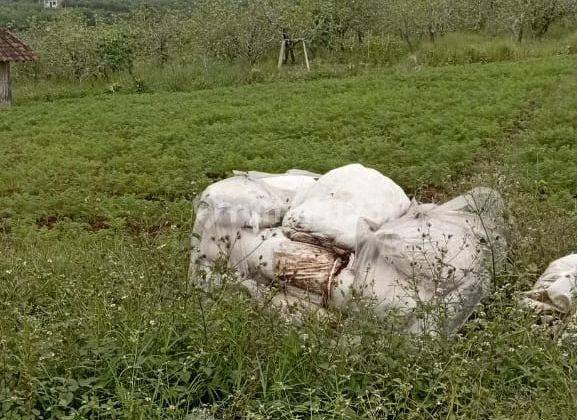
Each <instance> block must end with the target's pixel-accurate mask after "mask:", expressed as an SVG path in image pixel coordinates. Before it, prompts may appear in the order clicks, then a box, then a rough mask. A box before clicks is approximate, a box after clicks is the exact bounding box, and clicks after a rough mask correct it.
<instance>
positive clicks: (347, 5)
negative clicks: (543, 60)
mask: <svg viewBox="0 0 577 420" xmlns="http://www.w3.org/2000/svg"><path fill="white" fill-rule="evenodd" d="M66 4H67V6H68V7H67V8H65V9H63V10H56V11H50V12H46V11H44V12H42V13H40V11H39V10H36V11H35V12H32V11H29V14H31V15H34V18H32V19H29V20H28V23H27V25H26V26H27V28H26V30H25V31H23V35H24V36H25V37H26V38H28V39H29V41H30V42H31V44H32V45H33V47H34V48H35V49H37V50H38V51H39V53H40V55H41V57H42V60H41V62H40V64H39V65H38V66H36V67H34V69H35V71H36V75H37V76H38V75H41V76H48V77H63V78H69V79H73V80H83V79H87V78H102V79H107V78H109V77H110V76H111V75H112V74H114V73H116V72H119V71H128V72H129V73H130V74H132V69H133V65H134V64H135V63H148V64H154V65H160V66H163V65H166V64H175V63H176V64H183V63H202V64H201V65H203V66H205V67H207V63H209V62H215V61H220V62H223V63H231V62H235V63H244V64H246V65H248V66H250V67H254V66H256V65H259V64H262V63H263V62H266V61H273V60H275V56H276V54H277V53H278V48H279V45H280V41H281V39H282V34H283V32H286V33H288V34H289V35H290V36H291V37H294V38H305V39H306V40H307V42H308V46H309V48H310V50H311V51H310V52H311V55H312V56H313V58H319V57H322V58H324V59H326V60H328V61H330V62H337V63H339V62H340V63H349V64H352V63H358V64H365V63H372V64H392V63H398V62H400V61H402V58H403V57H407V56H408V55H409V54H413V55H414V54H416V53H417V52H418V50H419V49H420V48H421V47H422V46H423V45H428V44H435V43H437V42H439V40H440V39H441V38H443V37H446V36H447V35H450V34H452V33H476V34H479V35H483V36H489V37H493V36H499V37H501V38H502V37H509V38H510V39H511V41H512V42H517V43H518V44H520V43H522V42H523V41H525V40H527V39H540V38H542V37H544V36H546V35H547V34H548V33H550V32H551V28H552V27H564V28H569V29H572V28H574V27H575V26H576V25H577V0H503V1H498V2H497V1H486V0H472V1H465V0H414V1H409V0H391V1H389V2H381V1H378V0H365V1H357V2H352V1H345V0H302V1H300V2H294V1H292V0H272V1H271V0H243V1H230V0H197V1H195V2H193V3H187V2H178V1H173V2H168V1H165V2H159V3H150V4H143V3H141V2H139V1H137V0H133V1H130V2H127V3H122V4H121V3H120V2H118V1H114V0H106V1H105V0H102V1H100V2H97V3H88V2H85V1H83V0H75V1H72V0H70V1H69V2H67V3H66ZM89 5H91V7H90V8H88V6H89ZM168 5H170V6H168ZM0 7H1V6H0ZM22 10H25V9H22ZM26 10H28V9H26ZM30 10H32V9H30ZM20 20H22V19H20ZM425 48H426V49H430V48H429V47H425ZM507 48H509V47H507ZM569 51H571V50H570V49H567V52H569ZM502 52H503V54H500V53H499V54H497V55H496V56H494V57H489V58H484V57H483V54H484V52H482V51H481V52H479V51H477V50H475V48H474V47H473V49H472V50H471V51H469V53H464V52H459V53H458V54H457V56H461V57H464V61H463V62H479V61H481V62H483V61H495V60H496V59H498V57H503V56H506V55H507V54H506V51H505V50H503V51H502ZM434 53H435V54H436V53H438V52H434ZM477 53H479V54H477ZM427 54H429V52H427V51H425V55H427ZM467 54H469V56H470V57H468V56H467ZM457 56H455V57H457ZM457 58H458V57H457ZM447 60H448V61H449V62H450V61H453V58H451V57H448V59H447ZM424 61H425V62H427V61H428V62H434V61H436V59H430V58H426V59H425V60H424ZM441 61H443V60H441Z"/></svg>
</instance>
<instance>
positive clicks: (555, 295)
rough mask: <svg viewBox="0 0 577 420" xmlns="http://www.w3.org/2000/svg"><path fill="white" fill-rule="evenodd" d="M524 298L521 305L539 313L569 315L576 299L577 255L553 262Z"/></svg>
mask: <svg viewBox="0 0 577 420" xmlns="http://www.w3.org/2000/svg"><path fill="white" fill-rule="evenodd" d="M525 296H526V297H525V298H524V299H523V303H524V304H525V305H527V306H529V307H531V308H534V309H535V310H537V311H538V312H540V313H558V314H567V313H569V312H570V311H571V309H572V308H573V305H574V302H575V299H576V298H577V254H572V255H568V256H566V257H563V258H560V259H558V260H556V261H553V262H552V263H551V264H550V265H549V267H547V270H545V272H544V273H543V275H542V276H541V277H539V279H538V280H537V282H536V283H535V286H534V287H533V289H532V290H531V291H529V292H526V293H525Z"/></svg>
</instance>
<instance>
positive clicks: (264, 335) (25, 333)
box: [0, 57, 577, 418]
mask: <svg viewBox="0 0 577 420" xmlns="http://www.w3.org/2000/svg"><path fill="white" fill-rule="evenodd" d="M576 65H577V60H575V59H574V58H571V57H552V58H551V57H550V58H547V59H536V60H531V61H526V62H523V63H499V64H485V65H466V66H453V67H442V68H429V69H423V70H421V71H412V72H401V71H392V70H390V69H389V70H387V73H386V74H384V73H383V74H378V73H371V74H368V75H363V76H357V77H350V78H344V79H331V80H312V81H302V82H293V83H290V82H278V83H267V84H257V85H252V86H245V87H241V88H219V89H214V90H205V91H199V92H194V93H172V94H166V93H165V94H159V93H157V94H141V95H101V96H89V97H84V98H76V99H63V100H56V101H53V102H30V103H25V104H23V105H22V106H19V107H15V108H13V109H10V110H4V111H2V113H0V167H2V169H3V170H2V171H1V173H0V255H1V257H0V284H1V285H2V287H0V375H1V376H0V413H2V416H3V417H8V418H20V417H21V416H26V415H28V416H29V417H30V418H34V417H36V416H39V415H42V416H44V417H51V416H52V417H54V418H61V417H63V416H70V417H69V418H75V416H76V418H85V417H90V416H92V417H94V418H97V417H98V418H120V417H123V418H124V417H128V418H155V417H162V418H166V417H168V418H170V417H174V418H183V417H185V416H186V415H187V414H190V413H191V412H192V410H193V409H194V408H196V407H199V406H204V407H205V408H207V410H211V411H214V412H215V413H217V414H218V415H219V416H224V417H227V418H233V417H235V416H244V417H250V418H271V417H272V418H279V417H286V418H294V417H316V418H321V417H336V418H356V417H367V418H383V417H390V418H393V417H402V418H430V417H435V418H436V417H444V418H456V417H463V418H487V417H503V418H505V417H506V418H543V417H549V418H553V417H558V416H561V417H570V416H572V415H573V413H574V412H575V410H576V409H577V400H576V399H575V395H577V394H576V391H577V389H576V387H575V380H577V371H576V370H575V367H574V366H575V363H576V362H577V352H576V351H575V346H574V344H573V343H566V342H564V341H563V340H561V341H560V340H558V339H557V337H553V338H552V337H551V336H550V334H549V333H547V332H546V331H543V330H542V329H540V328H534V327H532V326H531V325H532V324H533V320H532V319H531V318H530V316H528V315H527V314H524V313H523V312H520V311H519V310H517V309H516V307H515V305H514V303H513V297H514V294H515V293H516V292H517V291H519V290H522V289H524V288H526V287H527V286H528V285H530V284H531V283H532V282H533V281H534V280H535V278H536V276H537V275H538V273H539V271H540V270H541V269H542V268H543V267H544V266H545V265H546V264H547V263H548V261H549V260H550V259H551V258H555V257H559V256H561V255H564V254H565V253H567V252H569V251H571V250H575V249H576V248H577V229H576V226H575V224H576V222H575V220H577V217H576V211H575V210H576V203H577V172H576V168H577V165H575V163H574V162H575V157H577V148H576V146H575V144H576V143H575V140H576V132H575V131H576V129H577V111H575V110H576V109H577V97H576V96H575V95H574V92H575V88H576V87H577V73H576V72H575V68H576ZM349 162H361V163H363V164H366V165H369V166H372V167H375V168H376V169H379V170H380V171H382V172H383V173H385V174H386V175H388V176H390V177H392V178H393V179H395V180H397V181H398V182H399V183H400V184H401V185H402V186H403V187H404V188H405V189H406V190H407V191H409V192H410V193H411V194H413V195H414V196H416V197H418V198H420V199H424V200H431V199H436V200H439V199H443V198H445V197H447V196H449V195H452V194H456V193H458V192H461V191H463V190H465V189H466V188H468V187H470V186H471V185H474V184H475V185H476V184H480V183H483V184H489V185H493V186H496V187H498V188H499V189H500V190H501V191H503V193H504V194H505V195H506V197H507V199H508V202H509V203H510V206H511V211H512V213H513V216H514V220H515V223H514V232H513V233H514V235H513V237H514V241H513V244H512V250H511V264H510V267H509V270H508V274H507V275H505V276H503V277H502V278H499V279H498V281H497V284H496V285H495V290H494V293H493V294H492V298H491V299H490V300H488V301H487V302H486V303H485V307H484V308H483V310H482V311H480V312H479V313H478V314H477V317H476V319H475V320H474V321H473V322H471V323H469V324H468V326H467V327H466V328H465V330H464V331H462V333H461V334H459V335H458V336H456V337H452V338H422V339H418V340H417V339H410V338H407V337H399V336H396V335H394V334H392V333H390V332H388V327H387V325H385V324H384V323H381V322H378V321H376V320H373V319H371V318H370V316H368V315H367V317H359V318H354V319H350V318H344V317H340V316H338V315H335V316H334V317H333V318H332V319H330V320H326V321H323V322H322V323H320V324H319V322H312V320H311V321H310V322H305V325H303V326H301V327H295V326H292V325H287V324H286V323H284V322H283V321H282V320H281V319H279V318H277V317H275V316H273V315H271V314H268V313H267V312H265V311H263V310H262V308H259V307H258V306H255V305H254V304H252V303H251V302H249V301H248V300H247V299H246V298H245V297H243V296H239V295H238V294H236V293H233V292H231V293H228V292H224V293H222V294H219V295H218V296H203V295H201V294H200V293H199V292H198V291H196V290H195V289H193V288H191V287H190V285H188V284H187V282H186V270H187V265H188V261H187V257H188V255H187V253H188V235H189V232H190V230H191V201H192V199H193V198H194V196H195V194H196V193H197V192H199V191H200V190H201V189H202V188H203V187H204V186H206V185H207V184H208V183H210V182H212V181H214V180H216V179H220V178H222V177H224V176H226V175H227V174H228V172H229V171H230V170H231V169H255V170H264V171H281V170H286V169H288V168H293V167H298V168H303V169H309V170H314V171H326V170H328V169H331V168H333V167H335V166H338V165H342V164H345V163H349Z"/></svg>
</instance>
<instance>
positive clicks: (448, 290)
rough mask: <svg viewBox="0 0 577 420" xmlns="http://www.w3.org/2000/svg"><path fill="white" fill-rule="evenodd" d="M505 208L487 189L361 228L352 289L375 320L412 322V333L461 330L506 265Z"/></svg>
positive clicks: (421, 207)
mask: <svg viewBox="0 0 577 420" xmlns="http://www.w3.org/2000/svg"><path fill="white" fill-rule="evenodd" d="M503 227H504V219H503V203H502V200H501V198H500V196H499V195H498V194H497V193H496V192H494V191H492V190H488V189H477V190H473V191H471V192H470V193H468V194H467V195H465V196H461V197H459V198H457V199H455V200H452V201H450V202H448V203H447V204H445V205H443V206H438V207H432V206H430V205H426V206H418V205H417V206H414V207H413V208H411V210H410V211H409V212H408V213H407V214H406V215H405V216H403V217H402V218H400V219H398V220H394V221H391V222H388V223H385V224H384V225H382V226H380V227H378V226H375V225H373V224H371V223H369V222H366V221H365V222H364V223H362V224H360V227H359V233H358V241H359V243H358V246H357V252H356V256H355V264H354V266H353V272H354V276H355V279H354V283H353V289H354V291H355V294H356V295H359V296H363V297H366V298H368V299H369V300H370V301H372V302H373V303H374V304H375V310H376V311H377V312H378V313H380V314H386V313H389V312H390V311H391V310H397V311H400V312H401V313H404V314H407V315H411V316H410V318H409V319H410V320H411V321H410V325H409V329H410V330H412V331H415V332H424V331H425V330H429V329H437V328H439V327H440V328H443V329H444V330H445V331H454V330H455V329H457V328H459V327H460V326H461V325H462V324H463V323H464V321H465V320H466V319H467V318H468V316H469V315H470V314H471V312H472V311H473V309H474V307H475V305H476V304H477V303H478V302H479V301H480V300H481V299H482V298H483V297H484V296H485V294H486V293H487V291H488V288H489V286H490V281H491V271H492V269H495V268H496V267H497V266H498V265H500V263H501V262H502V261H503V258H504V251H505V245H506V241H505V237H504V235H503ZM427 319H428V320H427Z"/></svg>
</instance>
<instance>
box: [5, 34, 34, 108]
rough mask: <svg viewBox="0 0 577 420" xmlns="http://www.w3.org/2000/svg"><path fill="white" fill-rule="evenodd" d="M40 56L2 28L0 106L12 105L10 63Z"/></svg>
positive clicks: (32, 59) (30, 59) (31, 59)
mask: <svg viewBox="0 0 577 420" xmlns="http://www.w3.org/2000/svg"><path fill="white" fill-rule="evenodd" d="M37 59H38V56H37V55H36V54H35V53H34V51H32V49H31V48H30V47H29V46H28V45H26V44H25V43H24V42H22V41H21V40H19V39H18V38H17V37H16V35H14V34H13V33H12V32H10V31H8V30H7V29H4V28H0V107H2V106H10V105H12V88H11V86H10V63H12V62H23V61H34V60H37Z"/></svg>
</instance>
